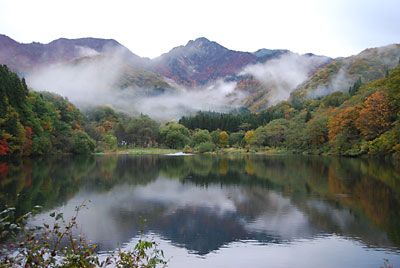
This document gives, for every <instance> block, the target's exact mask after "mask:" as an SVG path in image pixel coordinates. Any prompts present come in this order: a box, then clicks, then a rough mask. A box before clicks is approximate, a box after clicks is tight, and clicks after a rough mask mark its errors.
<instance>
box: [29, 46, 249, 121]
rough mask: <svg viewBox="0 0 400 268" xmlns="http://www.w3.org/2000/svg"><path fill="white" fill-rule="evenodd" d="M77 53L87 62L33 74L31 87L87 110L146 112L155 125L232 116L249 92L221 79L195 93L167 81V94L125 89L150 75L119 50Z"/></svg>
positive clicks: (50, 68)
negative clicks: (209, 114) (205, 114)
mask: <svg viewBox="0 0 400 268" xmlns="http://www.w3.org/2000/svg"><path fill="white" fill-rule="evenodd" d="M79 50H80V51H81V52H82V55H85V56H86V57H83V58H80V59H77V60H74V61H71V62H68V63H62V64H55V65H51V66H47V67H44V68H41V69H38V70H36V71H35V72H31V73H29V74H28V75H27V76H26V80H27V83H28V85H29V86H30V87H31V88H32V89H33V90H36V91H49V92H54V93H57V94H60V95H62V96H64V97H67V98H68V99H69V100H70V101H71V102H72V103H74V104H75V105H76V106H77V107H79V108H81V109H83V110H85V109H90V108H92V107H94V106H99V105H108V106H111V107H112V108H113V109H115V110H116V111H119V112H124V113H127V114H129V115H132V116H134V115H138V114H140V113H143V114H147V115H149V116H150V117H152V118H154V119H157V120H172V119H179V118H180V117H182V116H183V115H188V114H193V113H195V112H197V111H200V110H203V111H204V110H206V111H208V110H210V111H216V112H229V111H231V110H232V109H235V108H238V107H240V106H241V105H242V104H243V102H244V100H245V98H246V97H247V94H246V93H244V92H240V91H235V87H236V82H224V81H222V80H218V81H215V82H212V83H210V84H209V85H206V86H203V87H196V88H185V87H181V86H178V85H175V84H172V82H170V81H167V82H169V84H170V85H172V86H170V88H167V89H163V90H160V89H155V88H151V87H148V88H146V87H138V86H136V85H134V84H132V85H129V84H128V85H127V86H124V87H121V86H120V85H121V84H123V83H124V81H126V80H127V77H128V78H129V76H132V75H133V76H134V75H135V74H136V73H139V75H140V73H142V74H143V72H146V71H144V70H143V69H140V68H137V67H134V66H131V65H129V64H128V63H127V62H126V61H125V59H124V57H123V56H122V55H123V54H122V52H120V51H118V50H114V51H108V53H107V54H98V53H96V51H94V50H90V49H85V48H79ZM127 70H128V71H127ZM153 76H154V77H155V75H153ZM159 79H160V80H161V79H163V78H161V77H159ZM165 81H166V80H165Z"/></svg>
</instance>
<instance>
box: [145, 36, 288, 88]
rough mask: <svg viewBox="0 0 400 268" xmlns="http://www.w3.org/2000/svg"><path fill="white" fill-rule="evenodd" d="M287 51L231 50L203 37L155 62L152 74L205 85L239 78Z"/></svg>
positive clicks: (187, 83)
mask: <svg viewBox="0 0 400 268" xmlns="http://www.w3.org/2000/svg"><path fill="white" fill-rule="evenodd" d="M287 52H288V51H287V50H266V49H264V50H259V51H257V52H255V53H249V52H240V51H233V50H229V49H227V48H225V47H223V46H221V45H219V44H218V43H216V42H213V41H210V40H208V39H207V38H204V37H201V38H197V39H196V40H191V41H189V42H188V43H187V44H186V45H185V46H179V47H176V48H174V49H172V50H171V51H170V52H168V53H166V54H163V55H161V56H160V57H158V58H156V59H154V60H153V61H152V63H151V70H152V71H153V72H155V73H157V74H160V75H162V76H164V77H168V78H170V79H172V80H174V81H175V82H176V83H177V84H180V85H185V86H188V87H194V86H201V85H205V84H207V83H209V82H211V81H215V80H217V79H220V78H225V77H227V76H232V75H235V74H236V73H237V72H239V71H241V70H242V69H243V68H244V67H246V66H247V65H249V64H256V63H257V62H265V61H267V60H268V59H272V58H275V57H277V56H279V55H281V54H284V53H287Z"/></svg>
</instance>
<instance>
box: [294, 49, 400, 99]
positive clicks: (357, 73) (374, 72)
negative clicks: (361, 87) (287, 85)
mask: <svg viewBox="0 0 400 268" xmlns="http://www.w3.org/2000/svg"><path fill="white" fill-rule="evenodd" d="M399 61H400V44H393V45H389V46H383V47H377V48H369V49H365V50H364V51H362V52H361V53H359V54H358V55H354V56H350V57H346V58H341V59H338V60H335V61H333V62H331V63H329V64H327V65H326V66H325V67H324V68H322V69H320V70H319V71H318V72H316V73H315V74H314V75H312V76H310V77H309V79H307V80H306V81H305V82H304V83H302V84H301V85H299V86H298V87H297V89H296V90H295V91H293V92H292V94H291V99H292V100H295V101H296V100H297V101H300V102H301V101H304V100H306V99H309V98H318V97H321V96H325V95H328V94H330V93H332V92H334V91H343V92H347V91H348V90H349V88H350V87H352V86H353V85H354V84H356V83H357V81H359V80H360V81H361V83H363V84H364V83H367V82H370V81H373V80H376V79H379V78H382V77H385V76H386V75H387V74H388V73H389V72H390V71H391V70H393V69H394V68H395V67H396V66H397V65H398V64H399Z"/></svg>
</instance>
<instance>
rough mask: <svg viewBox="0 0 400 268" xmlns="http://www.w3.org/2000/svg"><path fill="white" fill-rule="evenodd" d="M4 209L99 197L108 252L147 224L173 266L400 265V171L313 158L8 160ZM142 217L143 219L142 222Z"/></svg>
mask: <svg viewBox="0 0 400 268" xmlns="http://www.w3.org/2000/svg"><path fill="white" fill-rule="evenodd" d="M0 182H1V185H0V205H1V208H3V207H4V206H6V205H8V206H14V207H16V208H17V213H18V214H23V213H26V212H28V211H30V210H31V209H32V208H33V207H34V206H35V205H41V206H43V207H44V211H43V213H41V214H39V215H37V216H36V217H35V219H33V220H32V221H31V224H35V223H40V222H42V221H43V220H44V221H49V217H48V214H49V211H53V210H58V211H61V212H64V214H65V217H66V218H69V216H71V215H72V214H73V211H74V208H75V206H77V205H80V204H81V203H82V202H84V201H87V200H91V202H90V203H89V204H88V207H89V209H87V210H86V209H84V210H82V211H81V212H80V214H79V216H78V224H79V226H80V232H82V233H83V234H84V235H85V236H86V238H87V239H88V240H89V241H91V242H93V243H96V244H98V246H99V249H100V250H101V251H107V250H113V249H116V248H118V247H126V248H129V247H132V246H133V245H134V243H135V241H137V239H139V237H140V230H143V231H144V234H145V236H146V237H147V238H149V239H154V240H155V241H157V242H159V244H160V248H162V249H163V250H164V252H165V253H166V255H167V258H168V259H169V265H168V266H169V267H172V268H174V267H213V268H214V267H376V268H378V267H380V266H383V263H384V259H388V260H390V263H391V264H393V265H394V266H395V267H400V168H399V167H398V166H396V165H395V164H392V163H390V162H385V161H377V160H371V159H348V158H329V157H306V156H267V155H253V156H244V155H241V156H204V155H193V156H131V155H119V156H114V155H107V156H86V157H84V156H80V157H60V158H58V159H54V158H52V159H27V160H24V161H23V162H14V163H0ZM143 219H145V221H143Z"/></svg>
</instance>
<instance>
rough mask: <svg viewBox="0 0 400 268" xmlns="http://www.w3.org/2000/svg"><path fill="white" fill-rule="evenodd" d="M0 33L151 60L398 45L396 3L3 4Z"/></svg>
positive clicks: (73, 0)
mask: <svg viewBox="0 0 400 268" xmlns="http://www.w3.org/2000/svg"><path fill="white" fill-rule="evenodd" d="M0 33H1V34H6V35H8V36H9V37H11V38H13V39H14V40H16V41H18V42H23V43H30V42H32V41H36V42H41V43H48V42H50V41H52V40H54V39H58V38H60V37H66V38H80V37H98V38H112V39H115V40H117V41H118V42H120V43H121V44H123V45H125V46H126V47H128V48H129V49H130V50H131V51H132V52H133V53H135V54H137V55H139V56H142V57H150V58H153V57H156V56H159V55H161V54H162V53H166V52H168V51H169V50H170V49H172V48H173V47H175V46H178V45H185V44H186V43H187V41H188V40H191V39H195V38H197V37H202V36H204V37H206V38H208V39H210V40H212V41H216V42H218V43H219V44H221V45H223V46H225V47H227V48H229V49H234V50H240V51H250V52H252V51H255V50H257V49H259V48H270V49H277V48H284V49H290V50H292V51H294V52H299V53H307V52H312V53H315V54H320V55H327V56H331V57H337V56H349V55H353V54H357V53H359V52H360V51H361V50H363V49H365V48H368V47H376V46H382V45H388V44H391V43H400V1H399V0H332V1H327V0H320V1H317V0H304V1H301V0H297V1H296V0H273V1H269V0H264V1H262V0H259V1H256V0H242V1H236V0H197V1H190V0H140V1H136V0H130V1H122V0H109V1H101V0H95V1H91V0H78V1H77V0H68V1H65V0H26V1H20V0H0Z"/></svg>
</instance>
